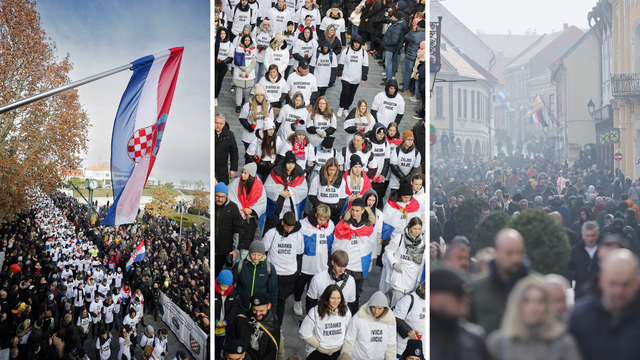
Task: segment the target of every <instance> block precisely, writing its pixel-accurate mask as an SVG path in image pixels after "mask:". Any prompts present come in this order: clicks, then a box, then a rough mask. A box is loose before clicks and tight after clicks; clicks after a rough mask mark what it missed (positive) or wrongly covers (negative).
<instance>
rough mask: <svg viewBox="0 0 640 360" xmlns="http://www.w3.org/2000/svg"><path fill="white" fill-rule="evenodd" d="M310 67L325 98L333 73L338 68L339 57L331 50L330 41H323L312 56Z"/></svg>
mask: <svg viewBox="0 0 640 360" xmlns="http://www.w3.org/2000/svg"><path fill="white" fill-rule="evenodd" d="M310 60H311V61H310V63H309V66H310V67H311V72H312V73H313V75H315V77H316V83H317V85H318V91H319V94H320V96H324V93H325V92H326V91H327V87H328V86H329V80H330V79H331V72H332V71H334V69H337V68H338V56H336V54H334V53H333V50H331V43H330V42H329V40H326V39H325V40H323V41H322V43H321V44H320V46H319V47H318V50H317V51H316V52H315V54H314V55H311V59H310Z"/></svg>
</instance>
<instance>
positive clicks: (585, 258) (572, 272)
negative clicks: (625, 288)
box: [564, 238, 600, 300]
mask: <svg viewBox="0 0 640 360" xmlns="http://www.w3.org/2000/svg"><path fill="white" fill-rule="evenodd" d="M599 271H600V266H599V264H598V251H597V250H596V252H595V254H593V258H590V257H589V253H587V250H586V249H585V245H584V240H582V238H581V239H580V240H578V243H577V244H576V245H575V246H574V247H572V248H571V255H570V258H569V264H568V265H567V270H565V273H564V276H565V277H566V278H567V279H568V280H569V282H571V281H574V280H575V282H576V286H575V297H576V300H577V299H578V298H580V297H582V296H584V295H586V293H587V291H588V288H589V287H590V286H591V285H593V283H594V282H595V281H596V280H597V277H598V272H599Z"/></svg>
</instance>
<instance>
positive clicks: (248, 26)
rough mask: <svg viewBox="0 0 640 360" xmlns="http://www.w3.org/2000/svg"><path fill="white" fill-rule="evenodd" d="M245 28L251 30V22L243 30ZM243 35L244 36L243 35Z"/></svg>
mask: <svg viewBox="0 0 640 360" xmlns="http://www.w3.org/2000/svg"><path fill="white" fill-rule="evenodd" d="M262 21H264V20H262ZM244 29H249V30H251V24H246V25H245V26H244V27H243V28H242V30H244ZM243 37H244V36H243Z"/></svg>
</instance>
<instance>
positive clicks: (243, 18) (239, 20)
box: [229, 5, 255, 36]
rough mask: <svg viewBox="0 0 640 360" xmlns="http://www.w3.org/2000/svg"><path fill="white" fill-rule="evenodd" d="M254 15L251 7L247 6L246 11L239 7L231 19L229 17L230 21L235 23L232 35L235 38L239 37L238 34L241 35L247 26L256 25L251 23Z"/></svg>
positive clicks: (235, 9)
mask: <svg viewBox="0 0 640 360" xmlns="http://www.w3.org/2000/svg"><path fill="white" fill-rule="evenodd" d="M254 15H255V14H254V12H253V9H252V8H251V6H248V5H247V10H246V11H242V9H240V7H239V6H236V7H235V8H234V9H233V11H232V12H231V17H229V19H231V21H233V27H232V28H231V33H232V34H233V35H235V36H238V34H240V32H241V31H242V28H244V26H245V25H247V24H254V23H252V22H251V21H252V19H253V17H254Z"/></svg>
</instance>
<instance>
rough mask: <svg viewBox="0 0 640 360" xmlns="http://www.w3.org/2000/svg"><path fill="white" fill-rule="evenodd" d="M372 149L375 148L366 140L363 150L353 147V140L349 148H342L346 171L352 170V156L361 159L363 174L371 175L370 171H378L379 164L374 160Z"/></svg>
mask: <svg viewBox="0 0 640 360" xmlns="http://www.w3.org/2000/svg"><path fill="white" fill-rule="evenodd" d="M372 148H373V146H372V145H371V142H370V141H369V140H368V139H366V138H365V140H364V144H362V148H361V149H356V148H355V146H354V145H353V140H351V141H350V142H349V146H346V147H344V148H342V158H343V159H344V170H345V171H347V170H349V169H351V155H358V156H359V157H360V161H362V173H363V174H367V175H369V173H368V172H369V170H370V169H376V167H377V166H378V163H377V162H376V161H375V159H374V154H373V151H371V149H372ZM372 174H373V172H372Z"/></svg>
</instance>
